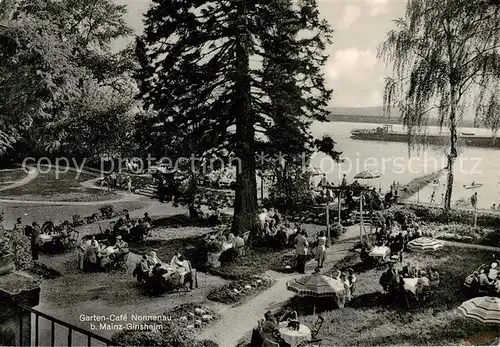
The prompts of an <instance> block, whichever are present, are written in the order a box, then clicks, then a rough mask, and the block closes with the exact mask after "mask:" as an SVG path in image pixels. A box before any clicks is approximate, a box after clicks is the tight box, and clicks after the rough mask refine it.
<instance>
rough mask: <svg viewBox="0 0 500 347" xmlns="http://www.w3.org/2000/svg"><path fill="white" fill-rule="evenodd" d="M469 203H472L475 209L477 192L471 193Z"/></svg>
mask: <svg viewBox="0 0 500 347" xmlns="http://www.w3.org/2000/svg"><path fill="white" fill-rule="evenodd" d="M470 203H471V204H472V207H474V209H477V192H475V193H474V194H472V196H471V198H470Z"/></svg>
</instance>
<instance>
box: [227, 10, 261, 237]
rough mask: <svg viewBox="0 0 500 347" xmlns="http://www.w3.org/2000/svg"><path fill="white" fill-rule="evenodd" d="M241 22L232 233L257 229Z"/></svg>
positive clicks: (246, 59) (247, 76)
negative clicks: (238, 160) (236, 166)
mask: <svg viewBox="0 0 500 347" xmlns="http://www.w3.org/2000/svg"><path fill="white" fill-rule="evenodd" d="M239 12H240V16H239V18H241V20H242V24H244V20H245V17H246V14H245V3H244V2H241V3H240V8H239ZM244 26H245V25H242V28H241V29H243V30H241V31H240V32H239V34H237V38H236V63H235V68H236V71H235V75H236V83H235V86H234V88H235V90H236V94H237V99H236V100H235V103H234V105H233V109H232V112H234V113H235V116H236V141H237V143H236V155H237V156H238V158H239V159H240V163H241V165H240V167H239V168H237V175H236V196H235V199H234V216H233V223H232V228H231V230H232V232H233V233H245V232H246V231H252V232H254V231H258V229H259V223H258V221H257V180H256V177H255V175H256V162H255V148H254V147H255V146H254V143H255V138H254V136H255V131H254V127H253V126H254V121H253V120H254V116H253V114H252V109H251V105H250V102H251V101H250V96H251V84H250V63H249V52H248V49H247V48H248V47H246V45H247V42H248V40H249V39H250V38H248V37H246V36H247V35H248V34H247V33H246V30H245V29H246V28H244Z"/></svg>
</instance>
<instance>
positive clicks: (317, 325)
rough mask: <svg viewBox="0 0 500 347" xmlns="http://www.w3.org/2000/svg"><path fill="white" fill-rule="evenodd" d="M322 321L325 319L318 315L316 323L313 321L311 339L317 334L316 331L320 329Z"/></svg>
mask: <svg viewBox="0 0 500 347" xmlns="http://www.w3.org/2000/svg"><path fill="white" fill-rule="evenodd" d="M324 321H325V319H324V318H323V317H322V316H318V319H317V320H316V323H314V326H313V327H312V328H311V337H312V339H313V340H315V339H316V336H318V333H319V331H320V330H321V327H322V326H323V322H324Z"/></svg>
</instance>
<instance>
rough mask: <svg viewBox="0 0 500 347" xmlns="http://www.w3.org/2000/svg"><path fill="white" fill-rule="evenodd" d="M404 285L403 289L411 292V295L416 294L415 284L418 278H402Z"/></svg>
mask: <svg viewBox="0 0 500 347" xmlns="http://www.w3.org/2000/svg"><path fill="white" fill-rule="evenodd" d="M403 280H404V282H405V285H404V288H405V289H406V290H407V291H409V292H412V293H413V294H416V293H417V283H418V278H403Z"/></svg>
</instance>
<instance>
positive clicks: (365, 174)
mask: <svg viewBox="0 0 500 347" xmlns="http://www.w3.org/2000/svg"><path fill="white" fill-rule="evenodd" d="M354 178H355V179H360V180H372V179H375V178H380V173H378V172H373V171H370V170H365V171H361V172H360V173H358V174H357V175H356V176H354Z"/></svg>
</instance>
